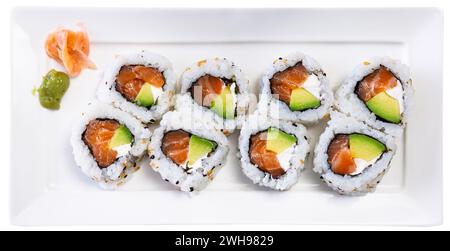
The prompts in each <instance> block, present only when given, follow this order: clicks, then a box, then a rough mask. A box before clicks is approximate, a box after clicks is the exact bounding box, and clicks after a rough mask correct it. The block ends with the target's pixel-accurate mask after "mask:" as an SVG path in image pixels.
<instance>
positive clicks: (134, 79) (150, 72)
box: [97, 51, 176, 123]
mask: <svg viewBox="0 0 450 251" xmlns="http://www.w3.org/2000/svg"><path fill="white" fill-rule="evenodd" d="M175 88H176V78H175V75H174V73H173V70H172V64H171V63H170V62H169V60H167V59H166V58H165V57H163V56H160V55H157V54H153V53H150V52H147V51H140V52H138V53H134V54H128V55H118V56H116V58H115V59H114V61H113V63H112V64H111V66H110V67H109V68H108V69H107V70H106V71H105V73H104V76H103V80H102V82H101V83H100V86H99V89H98V92H97V96H98V99H99V100H100V101H102V102H106V103H109V104H112V105H113V106H115V107H117V108H120V109H121V110H123V111H126V112H128V113H131V114H132V115H133V116H135V117H136V118H138V119H139V120H141V121H142V122H144V123H154V122H155V121H158V120H160V119H161V117H162V115H163V114H164V113H166V112H167V111H168V110H169V109H170V107H172V106H173V96H174V95H175Z"/></svg>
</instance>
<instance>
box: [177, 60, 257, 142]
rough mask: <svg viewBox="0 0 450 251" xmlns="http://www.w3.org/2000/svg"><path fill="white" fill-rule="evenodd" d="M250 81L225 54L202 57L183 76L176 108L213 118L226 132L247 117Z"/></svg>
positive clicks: (207, 118) (187, 112)
mask: <svg viewBox="0 0 450 251" xmlns="http://www.w3.org/2000/svg"><path fill="white" fill-rule="evenodd" d="M248 94H249V82H248V80H247V78H246V77H245V76H244V74H243V72H242V70H241V69H240V68H238V67H237V66H236V65H235V64H234V63H233V62H232V61H230V60H228V59H225V58H212V59H206V60H201V61H199V62H197V63H196V64H194V65H192V66H191V67H188V68H187V69H186V71H185V72H184V73H183V74H182V76H181V95H180V96H179V97H178V98H177V101H176V109H177V110H179V111H183V112H184V113H186V114H191V116H194V115H195V116H202V117H204V118H205V121H212V122H213V123H214V125H215V127H216V128H217V129H220V130H221V131H222V132H224V133H225V134H229V133H232V132H233V131H234V130H235V129H236V127H239V126H240V124H242V122H243V120H244V119H245V115H246V114H247V112H248V108H249V100H250V98H249V96H248Z"/></svg>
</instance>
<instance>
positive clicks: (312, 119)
mask: <svg viewBox="0 0 450 251" xmlns="http://www.w3.org/2000/svg"><path fill="white" fill-rule="evenodd" d="M298 63H302V65H303V66H304V67H305V68H306V70H307V71H308V73H309V74H314V75H316V76H317V79H318V80H319V87H318V90H317V91H316V92H317V93H318V95H319V96H320V97H317V98H319V99H320V102H321V104H320V106H319V107H318V108H315V109H308V110H305V111H292V110H291V109H290V108H289V106H288V105H287V104H286V103H284V102H283V101H280V100H279V99H277V98H275V97H274V96H273V94H272V91H271V88H270V79H272V77H273V76H274V74H276V73H277V72H281V71H284V70H286V69H288V68H289V67H292V66H295V65H296V64H298ZM260 94H261V96H260V101H259V103H258V110H259V111H260V113H261V114H266V115H267V116H269V117H271V118H273V119H281V120H286V121H293V122H299V123H303V124H314V123H316V122H318V121H319V120H321V119H322V118H324V117H326V116H327V115H328V114H329V112H330V108H331V105H332V102H333V92H332V90H331V87H330V83H329V81H328V78H327V76H326V74H325V72H324V71H323V69H322V67H321V66H320V64H319V63H318V62H317V61H316V60H315V59H313V58H311V57H309V56H307V55H305V54H303V53H300V52H294V53H291V54H289V55H288V56H286V57H284V58H281V57H280V58H278V59H277V60H275V61H274V62H273V64H272V65H271V67H269V69H267V70H266V71H265V72H264V74H263V75H262V77H261V82H260Z"/></svg>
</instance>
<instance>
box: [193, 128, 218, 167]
mask: <svg viewBox="0 0 450 251" xmlns="http://www.w3.org/2000/svg"><path fill="white" fill-rule="evenodd" d="M215 147H216V143H215V142H212V141H209V140H207V139H204V138H201V137H199V136H196V135H192V136H191V138H190V139H189V156H188V166H193V165H194V164H195V162H197V160H199V159H201V158H202V157H204V156H206V155H207V154H209V153H210V152H212V151H213V149H214V148H215Z"/></svg>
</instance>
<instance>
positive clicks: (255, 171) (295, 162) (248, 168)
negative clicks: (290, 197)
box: [238, 113, 310, 191]
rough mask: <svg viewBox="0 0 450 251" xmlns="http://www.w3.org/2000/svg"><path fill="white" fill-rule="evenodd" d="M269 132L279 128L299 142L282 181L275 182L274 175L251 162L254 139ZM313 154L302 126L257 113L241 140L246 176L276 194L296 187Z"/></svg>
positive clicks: (247, 122)
mask: <svg viewBox="0 0 450 251" xmlns="http://www.w3.org/2000/svg"><path fill="white" fill-rule="evenodd" d="M269 128H277V129H280V130H281V131H283V132H285V133H288V134H292V135H294V136H295V137H296V138H297V143H296V144H295V145H294V147H293V150H292V154H291V155H290V156H288V157H289V159H288V165H289V166H288V168H287V170H285V171H286V173H285V174H284V175H282V176H280V177H279V178H273V177H272V175H271V174H270V173H267V172H264V171H262V170H261V169H259V168H258V166H256V165H254V164H252V163H251V162H250V156H249V153H250V141H251V140H250V139H251V137H252V136H253V135H255V134H258V133H260V132H263V131H266V130H268V129H269ZM309 152H310V146H309V143H308V136H307V131H306V128H305V127H304V126H303V125H301V124H296V123H291V122H286V121H277V120H272V119H269V118H267V117H266V116H265V115H262V114H259V113H255V114H253V115H251V116H249V117H248V119H247V120H246V122H245V123H244V124H243V126H242V129H241V134H240V137H239V155H238V157H239V158H240V161H241V168H242V171H243V172H244V174H245V175H246V176H247V177H248V178H249V179H250V180H252V181H253V183H255V184H258V185H260V186H264V187H268V188H271V189H274V190H281V191H283V190H287V189H289V188H291V187H292V186H293V185H295V184H296V183H297V181H298V178H299V176H300V174H301V172H302V171H303V169H304V167H305V161H306V158H307V156H308V155H309Z"/></svg>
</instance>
